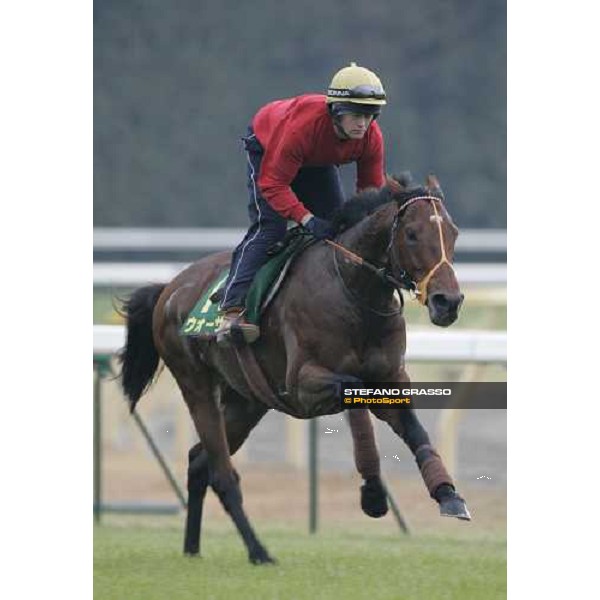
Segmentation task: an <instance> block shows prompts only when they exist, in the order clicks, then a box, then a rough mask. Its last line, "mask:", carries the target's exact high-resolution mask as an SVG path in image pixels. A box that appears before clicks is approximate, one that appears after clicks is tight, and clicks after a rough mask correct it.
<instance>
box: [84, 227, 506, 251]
mask: <svg viewBox="0 0 600 600" xmlns="http://www.w3.org/2000/svg"><path fill="white" fill-rule="evenodd" d="M245 233H246V230H245V229H237V228H221V227H197V228H183V227H180V228H174V229H162V228H142V227H134V228H129V227H127V228H126V227H96V228H94V250H103V251H117V250H120V251H123V250H125V251H133V250H138V251H140V250H160V251H162V252H168V251H180V250H203V251H208V250H224V249H226V248H233V247H234V246H236V245H237V244H238V243H239V242H240V240H241V239H242V238H243V237H244V234H245ZM456 250H457V251H460V252H506V230H505V229H464V230H462V231H461V232H460V236H459V237H458V240H457V242H456Z"/></svg>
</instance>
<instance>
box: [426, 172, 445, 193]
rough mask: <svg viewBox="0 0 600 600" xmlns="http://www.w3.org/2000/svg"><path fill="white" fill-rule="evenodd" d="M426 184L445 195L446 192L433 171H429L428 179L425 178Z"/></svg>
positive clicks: (433, 190)
mask: <svg viewBox="0 0 600 600" xmlns="http://www.w3.org/2000/svg"><path fill="white" fill-rule="evenodd" d="M425 186H426V187H427V189H428V190H430V191H432V192H438V193H439V194H441V195H442V196H443V195H444V192H442V188H441V186H440V182H439V181H438V178H437V177H436V176H435V175H434V174H433V173H429V175H427V179H426V180H425Z"/></svg>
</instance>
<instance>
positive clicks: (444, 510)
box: [371, 377, 471, 521]
mask: <svg viewBox="0 0 600 600" xmlns="http://www.w3.org/2000/svg"><path fill="white" fill-rule="evenodd" d="M407 379H408V378H407V377H406V378H405V377H402V378H401V380H402V381H403V382H404V383H405V382H406V380H407ZM371 411H372V412H373V414H374V415H375V416H376V417H377V418H379V419H381V420H383V421H385V422H386V423H387V424H388V425H389V426H390V427H391V428H392V429H393V430H394V432H395V433H396V434H397V435H399V436H400V437H401V438H402V439H403V440H404V441H405V442H406V444H407V446H408V447H409V448H410V450H411V452H412V453H413V455H414V457H415V459H416V461H417V465H418V467H419V470H420V472H421V476H422V477H423V481H424V482H425V486H426V487H427V490H428V491H429V495H430V496H431V497H432V498H433V499H434V500H435V501H436V502H437V503H438V504H439V505H440V514H441V515H442V516H443V517H456V518H457V519H463V520H465V521H470V520H471V515H470V514H469V510H468V508H467V505H466V503H465V501H464V500H463V499H462V498H461V497H460V496H459V494H458V493H457V491H456V487H455V485H454V482H453V480H452V477H450V474H449V473H448V471H447V470H446V467H445V466H444V463H443V462H442V459H441V457H440V455H439V454H438V453H437V451H436V450H435V448H434V447H433V446H432V445H431V442H430V441H429V436H428V435H427V432H426V431H425V428H424V427H423V425H421V422H420V421H419V419H418V418H417V415H416V413H415V411H414V409H412V408H409V407H402V408H397V409H391V408H387V409H383V408H371Z"/></svg>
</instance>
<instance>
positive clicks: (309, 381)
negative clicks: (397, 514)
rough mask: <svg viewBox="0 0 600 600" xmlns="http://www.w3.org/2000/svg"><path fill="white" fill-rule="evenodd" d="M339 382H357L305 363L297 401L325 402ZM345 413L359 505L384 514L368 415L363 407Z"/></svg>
mask: <svg viewBox="0 0 600 600" xmlns="http://www.w3.org/2000/svg"><path fill="white" fill-rule="evenodd" d="M340 382H355V383H360V381H359V380H358V379H357V378H356V377H353V376H350V375H343V374H336V373H333V372H332V371H329V370H328V369H325V368H323V367H320V366H318V365H315V364H312V363H306V364H305V365H303V366H302V368H301V369H300V372H299V378H298V386H297V392H298V400H299V402H301V403H303V404H305V403H313V402H314V401H315V398H317V399H319V400H320V401H327V399H329V398H331V397H332V396H337V392H338V385H339V383H340ZM319 400H318V401H319ZM346 415H347V417H348V422H349V424H350V432H351V433H352V443H353V449H354V464H355V465H356V470H357V471H358V472H359V473H360V475H361V477H362V478H363V484H362V486H361V488H360V494H361V496H360V506H361V508H362V510H363V512H364V513H365V514H366V515H368V516H369V517H373V518H375V519H377V518H379V517H383V516H384V515H385V514H387V512H388V502H387V492H386V490H385V487H384V485H383V482H382V480H381V464H380V460H379V452H378V450H377V444H376V442H375V435H374V432H373V424H372V423H371V416H370V414H369V411H368V410H367V409H364V408H358V409H353V410H349V411H348V412H347V413H346Z"/></svg>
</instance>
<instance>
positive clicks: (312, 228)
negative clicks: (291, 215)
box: [304, 215, 335, 240]
mask: <svg viewBox="0 0 600 600" xmlns="http://www.w3.org/2000/svg"><path fill="white" fill-rule="evenodd" d="M304 228H305V229H307V230H308V231H309V232H310V233H312V234H313V235H314V236H315V237H316V238H317V239H318V240H330V239H331V238H332V237H333V236H334V235H335V232H334V231H333V228H332V227H331V223H330V222H329V221H327V220H325V219H319V217H315V216H314V215H313V216H312V217H311V218H310V219H309V220H308V221H307V222H306V223H304Z"/></svg>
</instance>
